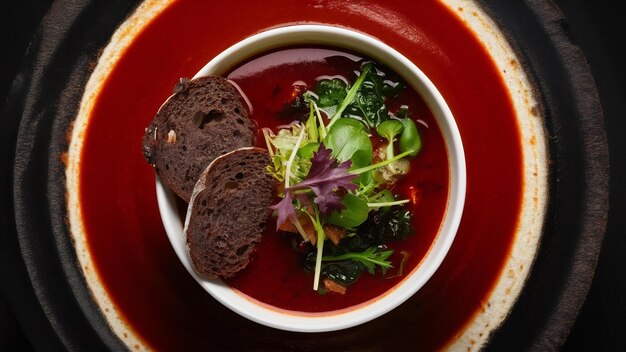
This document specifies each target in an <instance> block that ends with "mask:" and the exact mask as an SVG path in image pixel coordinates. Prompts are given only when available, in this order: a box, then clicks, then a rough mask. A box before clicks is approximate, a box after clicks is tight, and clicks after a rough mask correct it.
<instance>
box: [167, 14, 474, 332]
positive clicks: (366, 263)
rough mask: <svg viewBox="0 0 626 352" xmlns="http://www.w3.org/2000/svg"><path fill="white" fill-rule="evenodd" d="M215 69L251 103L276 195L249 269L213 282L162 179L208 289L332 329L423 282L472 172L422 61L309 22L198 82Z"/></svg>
mask: <svg viewBox="0 0 626 352" xmlns="http://www.w3.org/2000/svg"><path fill="white" fill-rule="evenodd" d="M207 75H217V76H222V77H224V78H227V79H228V80H229V81H230V82H232V83H233V84H234V85H235V86H236V87H237V89H238V90H239V92H240V93H241V94H242V96H243V97H245V100H246V102H247V104H248V107H249V110H250V111H249V112H250V118H251V119H252V120H254V121H255V123H256V125H257V127H258V130H257V132H256V133H257V136H256V147H259V148H264V149H267V150H268V153H269V156H270V161H269V163H268V165H267V167H266V168H265V169H264V172H266V173H268V174H269V175H271V177H272V178H273V179H274V181H275V184H276V192H275V193H276V194H275V198H274V199H273V200H272V204H274V205H273V206H272V207H271V215H270V217H269V218H268V220H267V223H266V226H265V228H264V229H263V236H262V239H261V240H260V242H259V243H257V244H256V247H255V248H254V250H253V252H252V255H251V258H250V261H249V263H248V265H247V266H246V267H245V268H244V269H243V270H241V271H240V272H238V273H237V274H236V275H234V276H232V277H228V278H218V279H207V278H206V277H204V276H202V275H200V274H198V272H197V271H196V270H195V269H194V266H193V264H192V262H191V259H190V256H189V248H188V244H187V242H186V239H185V235H184V233H183V227H184V221H185V212H186V210H187V204H186V203H185V202H184V201H182V200H181V199H180V198H178V197H177V196H176V195H175V194H174V193H173V192H172V191H171V190H170V189H169V188H168V187H167V186H165V185H164V184H163V183H162V182H160V181H159V179H158V178H157V185H156V187H157V198H158V204H159V209H160V212H161V217H162V220H163V224H164V226H165V229H166V232H167V235H168V237H169V240H170V242H171V244H172V246H173V248H174V250H175V252H176V254H177V256H178V258H179V259H180V260H181V262H182V263H183V265H184V266H185V267H186V269H187V270H188V272H189V273H190V274H191V275H192V276H193V277H194V278H195V279H196V281H197V282H198V283H199V284H200V285H201V286H202V288H204V289H205V290H206V291H207V292H208V293H209V294H210V295H212V296H213V297H214V298H215V299H216V300H218V301H219V302H221V303H222V304H223V305H225V306H226V307H228V308H230V309H231V310H233V311H235V312H236V313H238V314H240V315H242V316H244V317H246V318H248V319H250V320H252V321H255V322H257V323H260V324H263V325H266V326H270V327H273V328H277V329H282V330H289V331H297V332H324V331H333V330H340V329H345V328H349V327H353V326H356V325H359V324H362V323H365V322H368V321H370V320H372V319H375V318H377V317H379V316H381V315H383V314H385V313H387V312H389V311H391V310H392V309H394V308H396V307H398V306H399V305H400V304H402V303H403V302H405V301H406V300H408V299H409V298H410V297H411V296H412V295H414V294H415V293H416V292H417V291H418V290H419V289H420V288H422V287H423V286H424V284H425V283H426V282H427V281H428V280H429V278H430V277H431V276H432V275H433V274H434V273H435V271H436V270H437V268H438V267H439V266H440V264H441V263H442V261H443V260H444V258H445V256H446V254H447V252H448V250H449V248H450V247H451V245H452V243H453V240H454V237H455V235H456V232H457V229H458V227H459V223H460V221H461V216H462V212H463V206H464V201H465V189H466V174H465V156H464V152H463V145H462V141H461V136H460V133H459V130H458V128H457V125H456V123H455V120H454V117H453V115H452V112H451V111H450V109H449V108H448V105H447V104H446V101H445V99H444V97H443V96H442V95H441V94H440V93H439V91H438V90H437V88H436V87H435V85H434V84H433V83H432V82H431V81H430V80H429V78H428V77H427V76H426V75H425V74H424V73H423V72H422V71H421V70H420V69H419V68H418V67H417V66H416V65H415V64H413V63H412V62H411V61H409V60H408V59H407V58H406V57H405V56H403V55H402V54H401V53H400V52H398V51H396V50H395V49H393V48H392V47H390V46H388V45H387V44H385V43H383V42H381V41H379V40H377V39H376V38H374V37H371V36H369V35H368V34H366V33H360V32H356V31H353V30H350V29H345V28H338V27H333V26H327V25H309V24H306V25H292V26H286V27H280V28H274V29H269V30H266V31H263V32H260V33H258V34H255V35H252V36H250V37H248V38H246V39H244V40H242V41H240V42H238V43H236V44H234V45H232V46H231V47H229V48H228V49H226V50H225V51H223V52H222V53H221V54H219V55H218V56H216V57H214V58H213V59H211V60H210V61H209V62H208V63H207V64H206V66H204V67H203V68H202V69H201V70H200V71H199V72H198V73H197V75H196V76H195V77H194V78H197V77H202V76H207ZM245 216H246V213H245V212H244V211H241V212H234V213H233V214H232V221H238V219H240V217H245Z"/></svg>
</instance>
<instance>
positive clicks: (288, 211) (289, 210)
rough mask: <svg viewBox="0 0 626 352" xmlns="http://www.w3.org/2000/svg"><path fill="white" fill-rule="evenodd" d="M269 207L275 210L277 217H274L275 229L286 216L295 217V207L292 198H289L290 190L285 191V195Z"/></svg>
mask: <svg viewBox="0 0 626 352" xmlns="http://www.w3.org/2000/svg"><path fill="white" fill-rule="evenodd" d="M270 209H274V210H276V214H277V215H278V218H277V219H276V230H277V231H278V228H279V227H280V225H282V224H283V223H284V222H285V221H287V218H290V219H293V218H295V217H296V209H295V208H294V207H293V199H292V198H291V192H289V191H285V197H284V198H283V199H281V200H280V202H278V204H276V205H272V206H271V207H270Z"/></svg>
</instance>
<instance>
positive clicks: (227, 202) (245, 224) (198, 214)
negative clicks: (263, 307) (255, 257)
mask: <svg viewBox="0 0 626 352" xmlns="http://www.w3.org/2000/svg"><path fill="white" fill-rule="evenodd" d="M269 162H270V158H269V153H268V152H267V150H265V149H261V148H241V149H237V150H235V151H232V152H230V153H227V154H224V155H222V156H220V157H218V158H217V159H215V160H214V161H213V162H212V163H211V164H210V165H209V166H208V167H207V169H206V170H205V171H204V172H203V173H202V176H200V179H199V180H198V183H196V186H195V188H194V190H193V194H192V196H191V201H190V203H189V207H188V208H187V216H186V218H185V228H184V231H183V232H184V234H185V237H186V241H187V246H188V249H189V256H190V258H191V262H192V263H193V265H194V268H195V270H196V272H197V273H199V274H200V275H202V276H204V277H206V278H211V279H213V278H217V277H221V278H227V277H231V276H233V275H235V273H237V272H239V271H240V270H242V269H243V268H245V267H246V266H247V265H248V262H249V261H250V254H251V253H252V252H253V251H254V248H255V246H256V244H257V243H259V241H260V240H261V235H262V233H263V231H264V229H265V225H266V223H267V221H268V220H269V217H270V213H271V210H270V209H269V206H270V205H271V204H272V200H273V197H274V180H273V178H272V177H271V176H270V175H269V174H268V173H267V172H266V171H265V169H266V166H267V165H268V164H269Z"/></svg>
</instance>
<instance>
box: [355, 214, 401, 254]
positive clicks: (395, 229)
mask: <svg viewBox="0 0 626 352" xmlns="http://www.w3.org/2000/svg"><path fill="white" fill-rule="evenodd" d="M412 233H413V231H412V228H411V212H410V211H409V210H408V209H406V208H405V207H403V206H394V207H391V208H389V209H381V210H377V211H372V212H370V214H369V217H368V218H367V220H366V221H365V222H364V223H363V224H362V225H361V226H359V227H358V229H357V234H358V236H359V237H360V238H361V240H362V241H363V242H365V243H368V244H378V245H380V244H384V243H387V242H390V241H399V240H403V239H405V238H407V237H409V236H410V235H411V234H412ZM355 237H356V236H355Z"/></svg>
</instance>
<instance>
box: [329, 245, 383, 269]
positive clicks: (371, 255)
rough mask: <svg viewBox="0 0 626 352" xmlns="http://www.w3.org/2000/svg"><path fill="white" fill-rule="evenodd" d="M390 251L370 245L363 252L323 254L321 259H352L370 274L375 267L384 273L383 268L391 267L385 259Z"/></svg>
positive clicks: (334, 260)
mask: <svg viewBox="0 0 626 352" xmlns="http://www.w3.org/2000/svg"><path fill="white" fill-rule="evenodd" d="M392 253H393V250H380V249H379V248H378V247H370V248H368V249H366V250H364V251H363V252H349V253H345V254H342V255H338V256H323V257H322V261H324V262H336V261H342V260H352V261H355V262H359V263H361V264H363V266H365V269H367V271H368V272H369V273H370V274H374V273H375V272H376V268H377V267H379V268H380V269H381V270H382V271H383V273H384V272H385V270H387V269H389V268H391V267H392V265H391V262H390V261H388V260H387V258H389V256H390V255H391V254H392Z"/></svg>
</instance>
